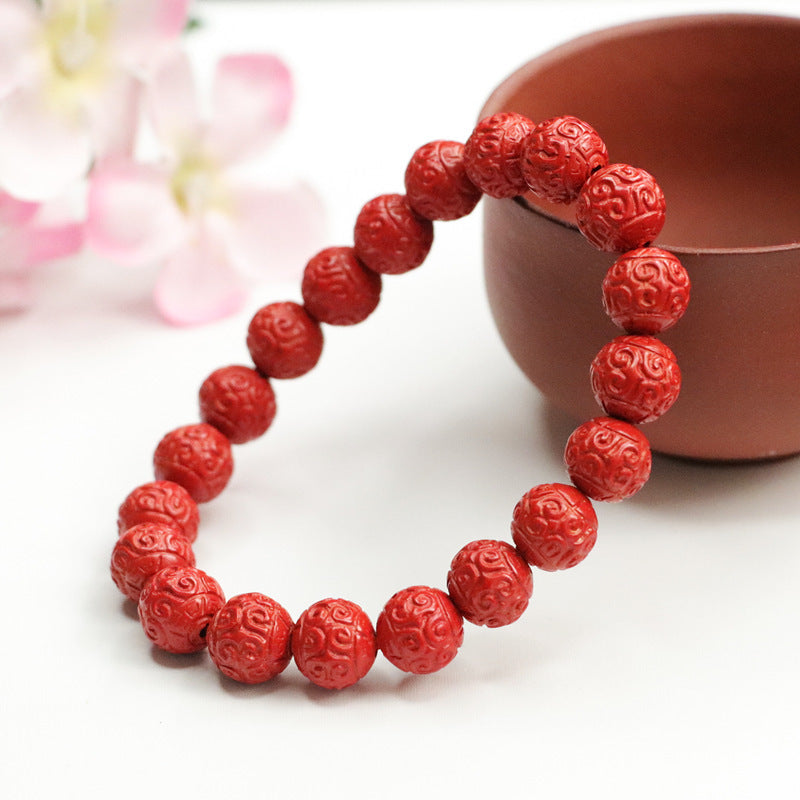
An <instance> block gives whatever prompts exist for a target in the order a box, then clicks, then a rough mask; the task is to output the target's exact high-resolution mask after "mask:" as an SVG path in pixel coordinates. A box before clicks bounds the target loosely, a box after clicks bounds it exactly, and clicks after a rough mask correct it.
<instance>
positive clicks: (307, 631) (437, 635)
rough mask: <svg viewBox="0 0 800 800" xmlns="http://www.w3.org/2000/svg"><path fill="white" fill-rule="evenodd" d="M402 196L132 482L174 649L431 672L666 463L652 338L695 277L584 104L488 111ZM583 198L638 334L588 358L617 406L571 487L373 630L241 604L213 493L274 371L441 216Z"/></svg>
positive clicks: (307, 356) (305, 667) (663, 402)
mask: <svg viewBox="0 0 800 800" xmlns="http://www.w3.org/2000/svg"><path fill="white" fill-rule="evenodd" d="M405 189H406V193H405V195H400V194H388V195H382V196H380V197H376V198H374V199H373V200H370V201H369V202H368V203H367V204H366V205H365V206H364V207H363V208H362V210H361V212H360V213H359V215H358V219H357V220H356V224H355V231H354V245H353V247H331V248H328V249H326V250H323V251H322V252H321V253H318V254H317V255H316V256H314V257H313V258H312V259H311V260H310V261H309V262H308V265H307V266H306V269H305V272H304V275H303V282H302V296H303V305H300V304H298V303H293V302H282V303H272V304H270V305H267V306H265V307H263V308H262V309H260V310H259V311H258V312H257V313H256V314H255V316H254V317H253V319H252V321H251V322H250V326H249V328H248V331H247V346H248V349H249V351H250V354H251V356H252V359H253V363H254V365H255V369H253V368H250V367H245V366H229V367H223V368H222V369H218V370H216V371H215V372H213V373H211V375H209V377H208V378H207V379H206V380H205V381H204V382H203V384H202V386H201V388H200V416H201V419H202V420H203V421H202V422H201V423H198V424H192V425H186V426H184V427H181V428H177V429H176V430H173V431H171V432H170V433H168V434H167V435H166V436H164V438H163V439H162V440H161V441H160V442H159V444H158V446H157V447H156V450H155V455H154V466H155V477H156V480H155V481H153V482H151V483H146V484H144V485H143V486H140V487H138V488H137V489H134V490H133V492H131V493H130V494H129V495H128V497H127V498H126V499H125V501H124V502H123V503H122V505H121V506H120V509H119V518H118V528H119V533H120V536H119V539H118V541H117V543H116V545H115V546H114V550H113V553H112V557H111V575H112V578H113V579H114V582H115V583H116V585H117V586H118V587H119V589H120V590H121V591H122V592H123V593H124V594H125V595H126V596H127V597H129V598H131V599H132V600H134V601H136V602H138V610H139V618H140V620H141V622H142V625H143V627H144V630H145V633H146V634H147V636H148V637H149V638H150V639H151V640H152V641H153V642H154V643H155V644H156V645H157V646H158V647H160V648H163V649H164V650H167V651H169V652H172V653H190V652H195V651H197V650H201V649H202V648H204V647H206V646H207V647H208V650H209V653H210V655H211V658H212V660H213V661H214V663H215V664H216V665H217V667H218V668H219V669H220V670H221V671H222V672H223V673H224V674H225V675H227V676H229V677H230V678H233V679H234V680H237V681H242V682H244V683H259V682H262V681H266V680H269V679H270V678H272V677H274V676H275V675H277V674H279V673H280V672H281V671H282V670H284V669H285V668H286V666H287V665H288V663H289V661H290V660H291V658H292V656H293V657H294V660H295V663H296V664H297V667H298V668H299V670H300V671H301V672H302V673H303V674H304V675H305V676H306V677H307V678H308V679H309V680H310V681H312V682H313V683H315V684H317V685H318V686H322V687H325V688H331V689H341V688H344V687H346V686H350V685H352V684H354V683H355V682H356V681H358V680H359V679H360V678H362V677H364V675H366V673H367V672H368V671H369V669H370V667H371V666H372V664H373V662H374V661H375V658H376V656H377V652H378V650H380V651H381V652H382V653H383V654H384V656H385V657H386V658H387V659H388V660H389V661H391V662H392V664H394V665H395V666H397V667H399V668H400V669H401V670H405V671H406V672H412V673H420V674H421V673H428V672H435V671H436V670H439V669H441V668H442V667H444V666H445V665H446V664H448V663H449V662H450V661H451V660H452V659H453V658H454V657H455V655H456V651H457V650H458V648H459V646H460V645H461V642H462V640H463V636H464V629H463V620H464V619H466V620H467V621H468V622H471V623H473V624H475V625H486V626H488V627H498V626H501V625H508V624H509V623H511V622H514V621H515V620H516V619H518V618H519V617H520V615H521V614H522V613H523V612H524V611H525V608H526V607H527V605H528V601H529V598H530V596H531V593H532V590H533V578H532V573H531V566H534V567H538V568H539V569H543V570H548V571H554V570H559V569H568V568H570V567H573V566H575V565H576V564H578V563H580V562H581V561H582V560H583V559H584V558H585V557H586V556H587V554H588V553H589V551H590V550H591V549H592V547H593V546H594V543H595V540H596V537H597V517H596V515H595V512H594V508H593V507H592V503H591V500H609V501H617V500H622V499H624V498H626V497H629V496H630V495H632V494H634V493H635V492H636V491H638V490H639V489H640V488H641V487H642V486H643V485H644V483H645V482H646V481H647V479H648V477H649V474H650V466H651V457H650V447H649V444H648V441H647V438H646V437H645V436H644V435H643V434H642V433H641V431H640V430H639V429H638V428H637V427H635V426H636V425H637V424H639V423H644V422H649V421H651V420H654V419H656V418H658V417H659V416H661V415H662V414H663V413H664V412H666V411H667V410H668V409H669V408H670V406H671V405H672V404H673V403H674V402H675V400H676V399H677V396H678V393H679V391H680V383H681V374H680V370H679V368H678V364H677V361H676V359H675V356H674V354H673V353H672V351H671V350H670V349H669V348H668V347H667V346H666V345H664V344H663V343H662V342H661V341H659V340H658V339H656V338H654V337H655V335H656V334H658V333H660V332H661V331H664V330H666V329H667V328H669V327H670V326H672V325H673V324H675V322H677V321H678V319H680V317H681V316H682V314H683V312H684V310H685V309H686V305H687V303H688V300H689V291H690V285H689V278H688V275H687V274H686V271H685V270H684V268H683V267H682V265H681V263H680V262H679V261H678V259H677V258H676V257H675V256H674V255H672V254H671V253H669V252H666V251H664V250H661V249H659V248H656V247H652V246H651V244H650V243H651V242H652V241H653V240H654V239H655V238H656V236H657V235H658V233H659V232H660V230H661V228H662V226H663V224H664V213H665V205H664V197H663V194H662V192H661V190H660V188H659V187H658V184H657V183H656V182H655V180H654V179H653V177H652V176H651V175H650V174H649V173H647V172H645V171H644V170H641V169H637V168H635V167H632V166H629V165H627V164H609V159H608V153H607V151H606V147H605V145H604V143H603V141H602V139H601V138H600V137H599V136H598V134H597V133H596V132H595V131H594V130H593V129H592V128H591V127H590V126H589V125H587V124H586V123H585V122H583V121H581V120H579V119H577V118H575V117H568V116H567V117H558V118H556V119H551V120H547V121H545V122H542V123H540V124H538V125H536V124H534V123H533V122H531V121H530V120H529V119H527V118H525V117H524V116H522V115H520V114H516V113H500V114H495V115H493V116H491V117H488V118H487V119H484V120H482V121H481V122H480V123H479V124H478V125H477V127H476V128H475V130H474V131H473V133H472V134H471V136H470V137H469V139H468V140H467V143H466V144H465V145H462V144H459V143H457V142H446V141H437V142H430V143H429V144H426V145H424V146H423V147H421V148H419V149H418V150H417V151H416V152H415V153H414V155H413V156H412V158H411V161H410V162H409V164H408V168H407V170H406V173H405ZM528 191H530V192H533V193H534V194H535V195H538V196H540V197H543V198H546V199H548V200H550V201H553V202H559V203H569V202H573V201H577V221H578V227H579V228H580V230H581V231H582V232H583V234H584V236H585V237H586V238H587V239H588V241H590V242H591V243H592V244H593V245H595V246H596V247H598V248H600V249H601V250H605V251H609V252H617V253H622V255H621V256H620V257H619V258H618V259H617V260H616V261H615V262H614V263H613V264H612V266H611V267H610V269H609V270H608V273H607V275H606V277H605V279H604V281H603V304H604V306H605V309H606V311H607V312H608V314H609V316H610V317H611V319H612V320H613V321H614V322H615V323H616V324H617V325H618V326H620V327H621V328H622V329H623V330H624V331H625V335H622V336H618V337H617V338H615V339H613V340H612V341H611V342H609V343H608V344H607V345H606V346H605V347H603V348H602V349H601V351H600V352H599V353H598V354H597V357H596V358H595V359H594V361H593V362H592V364H591V369H590V378H591V385H592V390H593V392H594V395H595V397H596V398H597V401H598V403H599V405H600V406H601V408H602V409H603V411H604V412H605V416H598V417H596V418H594V419H592V420H589V421H588V422H585V423H584V424H582V425H580V426H579V427H578V428H577V429H576V430H575V431H574V432H573V434H572V435H571V436H570V437H569V441H568V442H567V446H566V450H565V462H566V467H567V472H568V474H569V477H570V480H571V481H572V483H573V485H568V484H561V483H553V484H543V485H540V486H535V487H534V488H532V489H531V490H530V491H529V492H527V493H526V494H525V495H524V496H523V497H522V499H521V500H520V501H519V502H518V503H517V505H516V507H515V509H514V514H513V519H512V522H511V535H512V539H513V542H514V545H515V546H514V545H511V544H510V543H507V542H504V541H495V540H479V541H474V542H470V543H469V544H467V545H466V546H465V547H463V548H462V549H461V550H460V551H459V552H458V553H456V555H455V557H454V558H453V561H452V563H451V565H450V571H449V573H448V575H447V591H446V592H445V591H443V590H440V589H437V588H432V587H428V586H411V587H409V588H407V589H403V590H401V591H399V592H397V593H396V594H395V595H393V596H392V597H391V598H390V599H389V601H388V602H387V603H386V605H385V607H384V608H383V611H382V612H381V614H380V616H379V617H378V620H377V623H376V625H375V627H374V628H373V625H372V622H371V621H370V619H369V617H368V616H367V615H366V614H365V613H364V611H363V610H362V609H361V608H360V607H359V606H358V605H356V604H355V603H352V602H350V601H348V600H342V599H330V598H329V599H325V600H321V601H320V602H318V603H315V604H314V605H312V606H311V607H310V608H308V609H306V610H305V611H304V612H303V613H302V614H301V615H300V617H299V619H298V620H297V622H293V621H292V618H291V617H290V615H289V614H288V612H287V611H286V610H285V609H284V608H283V607H282V606H280V605H279V604H278V603H277V602H275V601H274V600H272V599H271V598H269V597H266V596H265V595H262V594H258V593H249V594H241V595H238V596H236V597H233V598H231V599H230V600H228V601H227V602H226V601H225V597H224V595H223V593H222V590H221V589H220V587H219V584H217V582H216V581H215V580H214V579H213V578H211V577H209V576H208V575H206V574H205V573H204V572H202V571H200V570H198V569H196V568H195V566H194V564H195V559H194V554H193V551H192V546H191V544H192V542H193V541H194V539H195V538H196V536H197V525H198V519H199V517H198V511H197V505H196V504H197V503H203V502H207V501H209V500H212V499H213V498H214V497H216V496H217V495H218V494H219V493H220V492H221V491H222V490H223V489H224V488H225V486H226V485H227V483H228V481H229V479H230V477H231V474H232V471H233V460H232V455H231V443H234V444H242V443H244V442H247V441H250V440H252V439H255V438H257V437H258V436H261V435H262V434H263V433H264V432H265V431H266V430H267V429H268V428H269V426H270V424H271V423H272V420H273V418H274V416H275V395H274V392H273V390H272V387H271V384H270V379H273V378H296V377H299V376H300V375H304V374H305V373H307V372H308V371H309V370H310V369H312V368H313V367H314V366H315V364H316V363H317V361H318V360H319V358H320V356H321V354H322V348H323V333H322V329H321V325H322V324H327V325H353V324H356V323H358V322H361V321H362V320H364V319H366V317H368V316H369V314H371V313H372V311H374V310H375V308H376V307H377V305H378V301H379V299H380V292H381V275H386V274H399V273H403V272H407V271H409V270H411V269H414V268H415V267H418V266H419V265H420V264H421V263H422V262H423V261H424V260H425V257H426V256H427V254H428V251H429V250H430V248H431V245H432V243H433V221H434V220H449V219H457V218H459V217H462V216H464V215H466V214H469V213H470V212H471V211H472V209H473V208H475V206H476V204H477V203H478V201H479V199H480V197H481V195H482V194H484V193H485V194H488V195H490V196H492V197H496V198H510V197H514V196H517V195H520V194H523V193H525V192H528Z"/></svg>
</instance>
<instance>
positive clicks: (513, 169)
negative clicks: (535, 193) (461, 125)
mask: <svg viewBox="0 0 800 800" xmlns="http://www.w3.org/2000/svg"><path fill="white" fill-rule="evenodd" d="M533 128H534V124H533V122H532V121H531V120H529V119H528V118H527V117H524V116H523V115H522V114H517V113H514V112H512V111H502V112H500V113H499V114H493V115H492V116H490V117H486V118H485V119H482V120H481V121H480V122H479V123H478V124H477V125H476V126H475V130H474V131H473V132H472V134H471V135H470V137H469V139H467V143H466V144H465V145H464V166H465V167H466V170H467V175H468V176H469V179H470V180H471V181H472V182H473V183H474V184H475V186H477V187H478V188H479V189H480V190H481V191H482V192H484V193H485V194H488V195H489V196H490V197H497V198H504V197H516V196H517V195H519V194H523V193H524V192H525V191H527V189H528V184H527V183H526V182H525V178H524V176H523V174H522V150H523V147H524V145H525V140H526V139H527V138H528V136H529V135H530V134H531V132H532V131H533Z"/></svg>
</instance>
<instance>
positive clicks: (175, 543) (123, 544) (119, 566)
mask: <svg viewBox="0 0 800 800" xmlns="http://www.w3.org/2000/svg"><path fill="white" fill-rule="evenodd" d="M194 563H195V562H194V553H193V552H192V545H191V544H190V542H189V540H188V539H187V538H186V537H185V536H184V535H183V534H182V533H181V532H180V531H179V530H178V529H177V528H176V527H175V526H174V525H170V524H164V523H158V522H142V523H140V524H139V525H134V526H133V527H132V528H128V530H126V531H125V532H124V533H123V534H122V535H121V536H120V537H119V539H117V542H116V544H115V545H114V549H113V550H112V551H111V578H112V580H113V581H114V583H115V584H116V585H117V588H118V589H119V590H120V591H121V592H122V593H123V594H124V595H125V596H126V597H129V598H130V599H131V600H133V601H134V602H135V601H137V600H138V599H139V595H140V594H141V593H142V589H143V588H144V585H145V583H146V582H147V581H148V580H149V579H150V578H152V577H153V575H155V574H156V572H158V571H159V570H162V569H164V568H165V567H172V566H183V567H193V566H194Z"/></svg>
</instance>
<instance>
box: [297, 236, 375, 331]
mask: <svg viewBox="0 0 800 800" xmlns="http://www.w3.org/2000/svg"><path fill="white" fill-rule="evenodd" d="M301 290H302V292H303V303H304V304H305V307H306V310H307V311H308V313H309V314H311V316H312V317H314V319H316V320H318V321H319V322H325V323H327V324H328V325H355V324H357V323H359V322H363V321H364V320H365V319H366V318H367V317H368V316H369V315H370V314H371V313H372V312H373V311H374V310H375V309H376V308H377V307H378V302H379V301H380V299H381V276H380V275H378V273H377V272H373V271H372V270H371V269H367V268H366V267H365V266H364V265H363V264H362V263H361V262H360V261H359V260H358V259H357V258H356V254H355V250H353V248H352V247H328V248H326V249H325V250H322V251H321V252H319V253H317V254H316V255H315V256H314V257H313V258H312V259H311V260H310V261H309V262H308V264H306V268H305V272H304V273H303V283H302V287H301Z"/></svg>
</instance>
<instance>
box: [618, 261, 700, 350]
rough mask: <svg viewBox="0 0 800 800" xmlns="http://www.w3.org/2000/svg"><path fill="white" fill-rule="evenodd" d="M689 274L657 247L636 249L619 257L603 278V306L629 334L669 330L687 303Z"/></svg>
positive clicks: (689, 287)
mask: <svg viewBox="0 0 800 800" xmlns="http://www.w3.org/2000/svg"><path fill="white" fill-rule="evenodd" d="M690 293H691V282H690V281H689V273H687V272H686V269H685V268H684V266H683V264H681V262H680V261H679V260H678V258H677V257H676V256H675V255H673V254H672V253H670V252H669V251H667V250H662V249H661V248H660V247H639V248H637V249H636V250H631V251H630V252H628V253H625V254H624V255H622V256H620V257H619V258H618V259H617V260H616V261H615V262H614V263H613V264H612V265H611V267H610V268H609V270H608V272H607V273H606V276H605V278H604V279H603V306H604V308H605V310H606V313H607V314H608V316H609V317H611V319H612V321H613V322H614V323H615V324H616V325H619V327H620V328H622V329H624V330H625V331H627V332H628V333H639V334H645V335H653V334H655V333H661V332H663V331H665V330H668V329H669V328H671V327H672V326H673V325H674V324H675V323H676V322H677V321H678V320H679V319H680V318H681V317H682V316H683V313H684V311H686V307H687V306H688V304H689V296H690Z"/></svg>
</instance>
